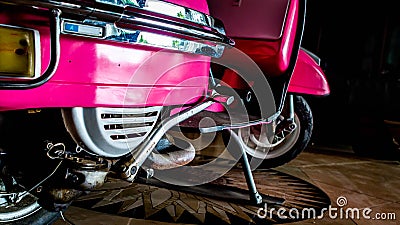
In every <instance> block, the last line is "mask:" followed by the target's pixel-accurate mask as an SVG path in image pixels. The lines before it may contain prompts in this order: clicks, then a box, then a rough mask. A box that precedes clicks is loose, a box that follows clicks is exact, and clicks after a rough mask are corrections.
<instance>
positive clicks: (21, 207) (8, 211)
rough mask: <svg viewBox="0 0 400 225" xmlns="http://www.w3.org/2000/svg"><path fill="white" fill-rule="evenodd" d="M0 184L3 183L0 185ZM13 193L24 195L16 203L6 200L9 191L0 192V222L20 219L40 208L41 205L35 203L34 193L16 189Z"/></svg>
mask: <svg viewBox="0 0 400 225" xmlns="http://www.w3.org/2000/svg"><path fill="white" fill-rule="evenodd" d="M0 181H2V180H1V178H0ZM1 183H2V182H1ZM2 185H3V184H1V185H0V186H2ZM15 186H17V185H15ZM2 189H3V188H2ZM13 189H14V188H13ZM12 191H14V190H12ZM14 193H16V194H19V195H24V196H23V197H22V199H20V200H19V201H17V202H16V203H10V202H9V201H7V196H8V195H10V194H11V193H10V192H4V191H2V192H0V222H12V221H16V220H20V219H23V218H25V217H28V216H30V215H32V214H34V213H36V212H37V211H39V210H40V209H41V206H40V205H39V204H38V203H37V198H36V197H35V196H34V195H32V194H29V193H27V194H26V193H25V194H24V193H22V192H19V193H18V191H15V192H14Z"/></svg>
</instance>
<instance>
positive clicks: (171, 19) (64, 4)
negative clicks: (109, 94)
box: [0, 0, 234, 89]
mask: <svg viewBox="0 0 400 225" xmlns="http://www.w3.org/2000/svg"><path fill="white" fill-rule="evenodd" d="M122 2H125V4H123V3H122ZM138 2H140V4H139V3H138ZM144 2H146V3H144ZM2 4H4V6H6V5H14V6H19V7H24V8H27V9H35V10H37V11H39V12H42V13H47V12H53V13H50V15H51V16H50V21H53V22H51V23H50V26H51V27H50V31H51V43H52V45H51V46H52V47H51V54H52V55H51V60H52V62H53V63H51V64H50V66H49V67H48V69H47V71H46V72H45V73H44V74H42V75H41V76H39V77H38V78H37V79H33V80H29V81H23V82H19V81H15V80H14V81H1V82H0V89H26V88H34V87H37V86H39V85H41V84H43V83H45V82H47V81H48V80H49V79H50V78H51V77H52V75H53V74H54V72H55V71H56V69H57V65H58V59H59V55H60V46H59V45H60V44H59V35H60V34H65V35H77V36H83V37H87V38H97V39H101V40H106V41H112V42H122V43H127V44H132V45H140V46H150V47H156V48H161V49H171V50H176V51H179V52H185V53H191V54H199V55H205V56H210V57H215V58H218V57H221V56H222V54H223V51H224V48H225V47H226V46H233V45H234V41H233V40H232V39H230V38H229V37H227V36H226V35H225V31H224V27H223V24H222V22H221V21H219V20H217V19H214V18H212V17H210V16H209V15H206V14H204V13H201V12H198V11H195V10H193V9H189V8H185V7H182V6H179V5H175V4H171V3H168V2H165V1H160V0H147V1H136V0H133V1H132V0H130V1H119V0H75V1H73V0H63V1H51V0H39V1H28V0H13V1H2V0H0V6H1V5H2ZM54 12H60V13H61V14H59V13H54ZM176 12H178V13H176ZM55 14H57V15H55Z"/></svg>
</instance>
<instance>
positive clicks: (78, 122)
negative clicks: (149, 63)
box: [62, 106, 162, 158]
mask: <svg viewBox="0 0 400 225" xmlns="http://www.w3.org/2000/svg"><path fill="white" fill-rule="evenodd" d="M161 109H162V107H161V106H160V107H159V106H154V107H145V108H82V107H76V108H72V109H63V110H62V114H63V118H64V124H65V126H66V128H67V130H68V132H69V133H70V134H71V136H72V138H73V139H74V140H75V142H76V143H77V144H78V145H79V146H80V147H82V148H83V149H85V150H88V151H90V152H92V153H94V154H97V155H100V156H103V157H111V158H116V157H120V156H123V155H126V154H127V153H129V152H131V151H132V150H133V149H135V148H136V147H137V146H138V145H139V144H140V143H141V142H142V141H143V140H144V139H145V138H146V137H147V136H148V135H149V133H150V132H151V130H152V129H153V128H154V126H155V124H156V122H157V120H158V117H159V115H160V111H161Z"/></svg>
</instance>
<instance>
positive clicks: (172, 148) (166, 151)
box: [145, 137, 196, 170]
mask: <svg viewBox="0 0 400 225" xmlns="http://www.w3.org/2000/svg"><path fill="white" fill-rule="evenodd" d="M169 139H171V141H170V140H169ZM169 139H161V140H160V141H159V142H158V144H157V146H156V148H155V149H156V150H157V151H153V152H152V153H151V154H150V155H149V157H148V161H147V162H146V163H145V164H146V166H148V167H150V168H152V169H155V170H166V169H173V168H177V167H180V166H184V165H186V164H188V163H190V162H191V161H192V160H193V159H194V157H195V155H196V151H195V148H194V147H193V145H192V144H191V143H189V142H187V141H184V140H182V139H179V138H175V137H174V138H169Z"/></svg>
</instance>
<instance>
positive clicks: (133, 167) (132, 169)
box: [131, 166, 137, 175]
mask: <svg viewBox="0 0 400 225" xmlns="http://www.w3.org/2000/svg"><path fill="white" fill-rule="evenodd" d="M136 171H137V167H136V166H132V168H131V174H132V175H135V174H136Z"/></svg>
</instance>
